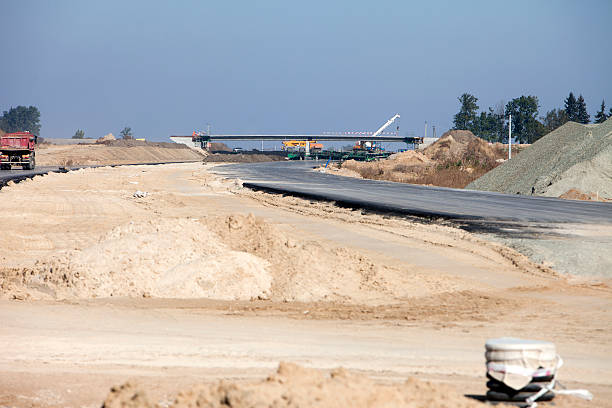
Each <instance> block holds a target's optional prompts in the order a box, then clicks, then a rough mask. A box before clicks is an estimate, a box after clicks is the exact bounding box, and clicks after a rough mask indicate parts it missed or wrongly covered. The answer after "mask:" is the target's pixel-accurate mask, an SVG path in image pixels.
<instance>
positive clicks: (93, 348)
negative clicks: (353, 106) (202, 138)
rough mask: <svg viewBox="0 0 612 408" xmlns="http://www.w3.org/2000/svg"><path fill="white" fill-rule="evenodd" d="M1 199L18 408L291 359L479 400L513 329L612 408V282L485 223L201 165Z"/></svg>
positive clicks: (89, 175)
mask: <svg viewBox="0 0 612 408" xmlns="http://www.w3.org/2000/svg"><path fill="white" fill-rule="evenodd" d="M136 190H140V191H146V192H147V193H148V195H147V196H146V197H144V198H137V197H134V192H135V191H136ZM22 197H29V202H28V205H27V206H24V205H23V201H22V199H21V198H22ZM0 207H1V210H2V213H3V214H4V216H5V217H4V220H5V223H6V225H7V233H6V234H4V235H3V236H2V237H0V245H1V247H2V248H5V250H4V251H3V253H2V254H1V255H0V262H1V263H2V273H3V275H2V281H0V284H1V285H0V286H1V287H2V293H3V295H4V297H5V298H6V300H2V301H1V302H2V303H1V304H2V307H1V308H0V314H1V320H2V321H3V322H5V323H6V324H5V325H4V326H3V327H4V328H5V329H4V330H2V331H0V344H2V346H3V348H4V350H10V352H8V353H4V354H3V355H2V357H1V358H0V370H1V371H2V373H1V378H3V380H2V383H0V390H2V391H1V392H0V395H2V399H0V402H1V403H2V404H5V405H11V404H12V405H24V404H32V405H36V406H55V405H73V406H76V405H98V406H99V404H100V403H101V401H102V400H103V397H104V396H105V395H106V393H107V392H108V389H109V388H110V386H112V385H116V384H118V383H122V382H124V381H125V380H127V379H129V378H134V379H136V380H138V381H139V382H140V383H141V384H143V386H144V387H145V388H147V389H148V390H149V391H150V392H151V393H152V394H153V395H154V397H155V398H157V400H160V399H161V400H164V401H167V400H169V399H172V398H173V396H174V395H176V392H177V391H178V390H179V389H184V387H186V386H190V385H193V384H196V383H198V382H210V381H214V380H216V379H219V378H229V379H232V378H236V379H245V378H250V379H254V378H262V377H264V376H265V375H267V374H268V373H269V372H270V371H271V370H272V369H273V368H274V367H275V366H276V365H277V364H278V362H279V361H281V360H287V361H293V362H298V363H301V364H303V365H306V366H310V367H319V368H330V367H334V366H345V367H348V368H351V369H355V370H358V371H361V372H364V373H366V374H368V375H370V376H373V377H375V378H379V379H383V380H384V381H397V380H400V379H403V378H405V377H406V376H407V375H418V376H421V377H423V378H425V379H432V380H436V381H445V382H450V383H451V384H454V385H455V386H460V387H463V386H466V387H467V388H466V391H465V392H466V393H470V392H474V393H478V392H482V391H484V378H483V363H484V362H483V357H482V348H483V344H484V341H485V340H486V339H487V338H489V337H497V336H501V335H513V336H519V337H528V338H543V339H548V340H552V341H555V342H556V343H557V345H558V347H559V351H560V353H561V354H562V356H563V357H564V359H565V360H566V366H565V367H564V368H563V369H562V373H563V376H562V377H560V378H561V379H564V380H566V381H565V382H568V383H569V384H570V385H572V384H573V385H580V386H584V387H587V388H590V389H591V390H592V391H594V392H595V393H596V395H599V398H598V399H597V400H596V404H594V406H606V403H605V401H607V400H612V395H611V394H610V392H609V389H610V386H612V383H610V382H609V380H608V378H612V372H610V370H609V367H611V366H612V364H611V363H612V361H611V360H610V342H609V339H610V337H611V335H612V329H611V327H612V324H611V323H612V316H611V313H610V310H612V307H611V306H612V291H611V289H610V287H609V286H608V285H607V284H606V283H601V282H596V281H591V280H590V279H586V278H574V277H572V278H570V279H568V278H566V277H563V276H559V275H558V274H556V273H555V272H554V271H551V270H550V269H549V268H547V267H546V266H542V265H538V264H534V263H532V262H531V261H529V259H527V258H526V257H524V256H522V255H520V254H519V253H517V252H515V251H513V250H511V249H508V248H506V247H503V246H501V245H497V244H493V243H489V242H486V241H483V240H482V239H480V238H478V237H477V236H475V235H473V234H469V233H467V232H465V231H461V230H458V229H454V228H450V227H448V226H443V225H436V224H431V225H427V224H423V223H421V222H415V221H411V220H408V219H395V218H393V217H387V216H381V215H375V214H362V213H361V212H360V211H351V210H347V209H340V208H337V207H334V206H333V205H329V204H322V203H316V202H309V201H305V200H298V199H294V198H288V197H284V198H283V197H278V196H270V195H266V194H262V193H253V192H250V191H248V190H244V189H241V188H240V185H239V183H235V182H234V181H231V180H225V181H224V180H221V179H219V178H218V177H216V176H213V175H211V174H210V173H208V172H207V170H206V166H203V165H201V164H177V165H164V166H136V167H129V168H99V169H85V170H79V171H76V172H71V173H68V174H50V175H47V176H44V177H35V178H34V179H33V180H31V181H26V182H23V183H19V184H16V185H11V186H8V187H6V188H3V189H2V190H1V191H0ZM249 214H252V215H249ZM169 249H170V251H169ZM172 249H174V251H172ZM172 252H174V253H172ZM164 262H166V263H165V264H164ZM211 264H214V265H215V267H214V268H212V269H211ZM160 265H161V267H160ZM62 268H63V269H62ZM126 271H127V272H128V273H126ZM176 271H180V272H181V276H182V277H184V278H186V279H188V281H189V282H193V284H190V285H187V287H183V288H182V289H181V290H176V288H177V285H175V284H172V282H171V281H168V278H170V277H172V276H176ZM24 272H27V273H25V274H24ZM32 272H35V273H34V274H32ZM58 272H61V273H58ZM147 273H149V274H148V275H147ZM64 276H65V277H64ZM211 276H212V277H215V278H214V279H213V280H211V279H210V277H211ZM40 277H43V278H42V279H39V278H40ZM44 277H46V279H45V278H44ZM189 279H191V280H189ZM207 279H208V280H207ZM253 282H256V283H257V284H256V285H255V284H253ZM242 283H243V284H244V285H242ZM211 284H216V286H214V285H213V286H211ZM258 285H259V286H258ZM194 287H198V288H199V289H198V290H201V291H203V292H200V293H199V294H198V293H196V294H189V293H186V292H184V290H187V289H189V288H194ZM168 288H173V290H174V292H173V291H172V290H170V291H166V292H163V291H162V290H168ZM254 288H255V289H257V288H259V289H257V290H255V291H253V289H254ZM156 291H158V292H156ZM202 293H204V295H202ZM117 296H119V298H117ZM126 296H127V297H126ZM188 297H191V298H193V297H200V298H201V297H207V298H209V299H187V298H188ZM96 298H97V299H96ZM10 299H13V300H10ZM14 299H23V300H14ZM37 299H38V300H37ZM585 345H586V346H587V347H585ZM67 383H69V384H70V385H69V386H68V385H67ZM87 389H90V390H93V391H92V392H90V393H88V394H87V395H85V393H84V390H87ZM23 401H28V402H26V403H24V402H23Z"/></svg>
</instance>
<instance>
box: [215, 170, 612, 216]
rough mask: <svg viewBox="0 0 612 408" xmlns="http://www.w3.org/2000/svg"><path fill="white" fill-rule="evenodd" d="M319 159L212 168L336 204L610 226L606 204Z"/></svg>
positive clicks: (611, 207) (250, 183) (611, 209)
mask: <svg viewBox="0 0 612 408" xmlns="http://www.w3.org/2000/svg"><path fill="white" fill-rule="evenodd" d="M324 164H325V162H324V161H323V162H322V161H318V162H314V161H292V162H266V163H248V164H229V165H223V166H219V167H215V168H214V170H213V171H214V172H216V173H218V174H220V175H223V176H227V177H235V178H239V179H241V180H242V181H243V183H244V186H245V187H248V188H253V189H258V190H264V191H268V192H276V193H285V194H292V195H296V196H301V197H305V198H313V199H320V200H329V201H335V202H337V203H339V204H342V205H346V206H351V207H357V208H364V209H371V210H378V211H390V212H395V213H402V214H408V215H415V216H426V217H442V218H446V219H450V220H459V221H464V222H466V221H512V222H530V223H533V222H536V223H538V222H539V223H587V224H612V203H600V202H588V201H572V200H562V199H558V198H547V197H531V196H520V195H508V194H500V193H490V192H483V191H474V190H461V189H450V188H443V187H428V186H420V185H414V184H404V183H393V182H387V181H375V180H365V179H356V178H350V177H341V176H336V175H332V174H326V173H321V172H316V171H312V168H313V167H315V166H321V165H324Z"/></svg>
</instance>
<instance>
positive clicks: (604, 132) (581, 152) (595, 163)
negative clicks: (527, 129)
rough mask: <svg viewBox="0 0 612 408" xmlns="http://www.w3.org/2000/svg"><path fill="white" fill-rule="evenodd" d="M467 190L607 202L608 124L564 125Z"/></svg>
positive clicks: (611, 187)
mask: <svg viewBox="0 0 612 408" xmlns="http://www.w3.org/2000/svg"><path fill="white" fill-rule="evenodd" d="M468 188H471V189H474V190H487V191H498V192H501V193H509V194H525V195H539V196H547V197H559V196H561V195H563V194H565V193H566V192H567V191H569V190H571V189H575V190H579V191H581V192H584V193H585V194H587V195H588V196H593V195H595V196H599V197H601V198H604V199H607V200H610V199H612V119H608V120H607V121H605V122H604V123H601V124H599V125H581V124H578V123H574V122H568V123H566V124H565V125H563V126H561V127H559V128H558V129H556V130H554V131H552V132H551V133H549V134H547V135H546V136H544V137H543V138H541V139H540V140H538V141H537V142H535V143H534V144H533V145H531V147H529V148H528V149H526V150H525V151H524V152H522V153H521V154H520V155H519V156H517V157H514V158H513V159H512V160H510V161H509V162H506V163H504V164H503V165H501V166H499V167H498V168H496V169H494V170H492V171H491V172H489V173H487V174H485V175H484V176H482V177H481V178H479V179H478V180H476V181H474V182H473V183H471V184H470V185H468Z"/></svg>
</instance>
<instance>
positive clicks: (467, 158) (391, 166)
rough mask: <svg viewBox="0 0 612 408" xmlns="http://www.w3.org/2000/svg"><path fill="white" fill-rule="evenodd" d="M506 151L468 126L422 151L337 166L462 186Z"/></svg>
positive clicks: (365, 173) (402, 179)
mask: <svg viewBox="0 0 612 408" xmlns="http://www.w3.org/2000/svg"><path fill="white" fill-rule="evenodd" d="M506 154H507V151H506V148H505V147H504V146H503V145H502V144H499V143H498V144H490V143H488V142H486V141H484V140H482V139H480V138H478V137H476V136H474V135H473V134H472V132H470V131H468V130H451V131H448V132H446V133H444V135H442V137H441V138H440V139H438V140H437V141H436V142H435V143H433V144H431V145H429V146H428V147H427V148H425V149H424V150H423V151H422V152H416V151H410V150H409V151H406V152H402V153H397V154H394V155H391V156H390V157H389V158H388V159H387V160H381V161H377V162H357V161H354V160H348V161H346V162H344V163H342V164H341V165H340V167H341V169H342V170H344V171H346V170H349V171H352V172H355V173H357V174H358V175H359V176H361V177H363V178H369V179H374V180H388V181H396V182H403V183H413V184H426V185H435V186H442V187H455V188H463V187H465V186H466V185H467V184H469V183H470V182H472V181H473V180H475V179H477V178H478V177H480V176H481V175H483V174H485V173H486V172H487V171H489V170H491V169H493V168H495V167H496V166H498V165H499V163H500V161H501V160H503V158H504V157H505V155H506ZM349 175H350V174H349Z"/></svg>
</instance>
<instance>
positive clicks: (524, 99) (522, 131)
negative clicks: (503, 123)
mask: <svg viewBox="0 0 612 408" xmlns="http://www.w3.org/2000/svg"><path fill="white" fill-rule="evenodd" d="M539 107H540V104H539V102H538V97H537V96H532V95H529V96H521V97H519V98H514V99H513V100H511V101H510V102H508V104H507V105H506V117H509V115H512V136H514V138H515V139H517V140H518V141H519V142H520V143H533V142H535V141H536V140H538V139H539V138H541V137H542V136H544V135H545V134H546V127H545V126H544V125H543V124H542V123H540V122H539V121H538V119H537V117H538V109H539Z"/></svg>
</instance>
